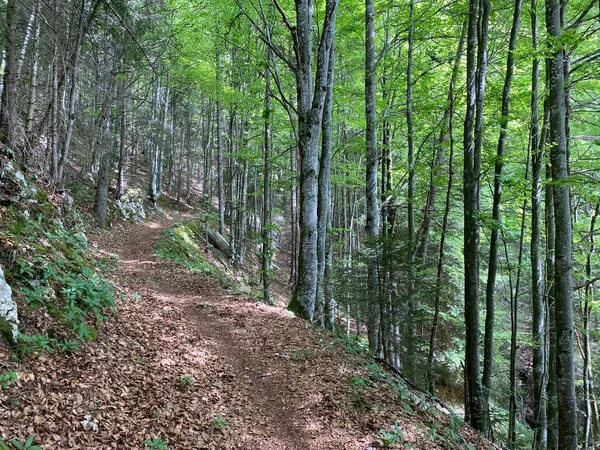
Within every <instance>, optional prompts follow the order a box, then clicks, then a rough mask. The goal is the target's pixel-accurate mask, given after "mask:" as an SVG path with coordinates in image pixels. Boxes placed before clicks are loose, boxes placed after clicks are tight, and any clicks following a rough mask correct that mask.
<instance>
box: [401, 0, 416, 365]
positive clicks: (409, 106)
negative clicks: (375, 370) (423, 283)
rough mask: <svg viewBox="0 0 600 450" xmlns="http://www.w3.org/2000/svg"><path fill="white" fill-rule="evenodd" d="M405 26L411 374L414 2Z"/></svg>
mask: <svg viewBox="0 0 600 450" xmlns="http://www.w3.org/2000/svg"><path fill="white" fill-rule="evenodd" d="M409 7H410V13H409V22H410V24H409V27H408V61H407V67H406V128H407V141H408V142H407V143H408V155H407V164H408V192H407V196H406V209H407V221H408V224H407V227H408V252H407V263H408V265H407V267H408V293H407V300H408V305H407V306H408V312H407V316H406V328H407V333H406V362H405V365H404V367H405V370H407V371H408V373H409V375H410V376H412V375H413V373H414V365H415V357H416V355H415V339H416V337H415V334H416V331H415V322H414V315H415V310H416V305H415V292H414V290H415V289H414V283H415V281H414V263H415V250H416V244H415V205H414V197H415V161H414V133H415V131H414V125H413V79H412V71H413V52H414V34H415V2H414V0H410V5H409Z"/></svg>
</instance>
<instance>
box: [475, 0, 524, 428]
mask: <svg viewBox="0 0 600 450" xmlns="http://www.w3.org/2000/svg"><path fill="white" fill-rule="evenodd" d="M521 4H522V0H515V3H514V7H513V8H514V9H513V22H512V27H511V31H510V39H509V44H508V56H507V61H506V74H505V77H504V89H503V91H502V112H501V114H502V115H501V117H500V136H499V137H498V146H497V150H496V162H495V165H494V199H493V203H492V233H491V237H490V254H489V262H488V276H487V284H486V291H485V305H486V314H485V338H484V347H483V348H484V350H483V378H482V387H483V395H484V400H483V401H484V404H485V405H486V408H488V409H489V397H490V390H491V389H492V373H493V365H494V364H493V362H494V320H495V314H496V312H495V310H496V308H495V298H494V294H495V289H496V273H497V271H498V245H499V234H500V227H501V217H500V206H501V204H502V170H503V167H504V153H505V150H506V141H507V138H508V120H509V112H510V89H511V85H512V79H513V73H514V65H515V55H514V52H515V50H516V48H517V37H518V33H519V25H520V24H521ZM486 420H488V421H489V411H488V412H487V414H486ZM485 427H486V430H487V432H488V433H489V432H490V424H489V423H487V424H486V426H485Z"/></svg>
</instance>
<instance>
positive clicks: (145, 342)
mask: <svg viewBox="0 0 600 450" xmlns="http://www.w3.org/2000/svg"><path fill="white" fill-rule="evenodd" d="M182 218H183V217H182V216H179V215H177V216H175V217H167V218H161V219H155V220H153V221H151V222H147V223H143V224H137V225H131V224H127V225H122V226H118V227H114V228H112V229H111V230H108V231H104V232H102V233H100V234H98V235H97V236H95V237H94V238H92V239H91V241H92V243H91V245H92V246H95V247H96V248H97V249H98V250H99V251H101V252H107V253H116V254H118V256H119V262H118V266H117V268H116V270H115V273H114V274H113V275H112V276H113V278H114V280H113V281H114V283H115V285H116V286H117V288H118V292H119V301H118V303H119V309H118V312H116V313H114V314H113V316H112V317H111V318H110V320H108V321H107V322H105V323H103V324H101V325H100V327H99V331H98V336H97V340H96V341H95V342H92V343H89V344H83V345H82V346H81V350H80V351H79V352H77V353H74V354H65V353H52V354H41V355H38V356H37V357H33V358H30V359H28V360H26V361H25V362H23V363H20V365H19V366H18V372H19V378H20V379H19V381H18V383H17V385H15V386H14V387H13V388H11V389H10V390H6V391H1V390H0V401H1V402H0V432H1V434H2V436H3V437H4V438H5V439H10V438H15V437H16V438H19V439H21V440H22V441H24V440H25V438H26V437H27V436H28V435H29V434H34V435H35V437H36V443H37V444H38V445H40V446H41V447H42V448H44V449H110V448H116V449H143V448H155V449H160V448H163V447H160V446H159V444H161V443H167V444H166V445H167V447H164V448H168V449H171V450H173V449H181V450H191V449H234V448H241V449H266V450H268V449H273V450H283V449H290V450H291V449H335V450H340V449H367V448H369V447H372V446H373V447H374V446H378V445H380V444H381V443H382V441H381V440H378V439H377V436H378V435H379V436H381V434H380V433H381V429H384V430H387V431H388V432H389V431H391V429H390V426H391V425H393V424H397V425H398V428H397V429H398V430H401V435H402V439H398V440H397V444H398V445H394V446H393V448H417V449H419V448H421V449H435V448H440V449H441V448H477V449H479V448H491V446H490V445H489V444H487V443H486V442H484V441H482V440H480V439H479V438H478V437H477V436H476V435H475V434H474V433H473V432H472V431H470V430H468V429H465V428H464V427H462V425H461V426H460V428H461V429H460V430H459V429H458V428H457V427H455V428H456V430H454V431H453V433H454V434H452V435H448V434H447V435H444V432H443V430H444V429H447V428H448V427H449V426H450V425H449V424H450V419H449V417H448V416H446V415H444V414H442V413H440V412H439V411H437V410H436V408H435V407H432V406H427V407H426V405H425V404H421V402H420V401H419V400H418V399H416V398H415V397H414V396H412V395H411V394H409V393H407V392H405V391H399V390H398V389H397V388H394V387H393V386H392V384H390V383H389V382H385V380H383V378H382V379H378V378H381V377H382V373H383V372H384V371H383V369H381V371H378V370H374V368H375V369H376V368H377V366H376V365H373V364H374V363H372V365H371V368H370V369H368V368H367V366H366V365H365V360H364V359H363V358H361V357H359V356H355V355H352V354H349V353H348V352H347V348H344V344H343V342H342V340H340V339H336V337H335V336H334V335H331V334H327V333H326V332H323V331H320V330H315V329H313V328H312V327H310V326H308V325H307V324H306V323H305V322H304V321H302V320H300V319H298V318H294V317H292V316H291V315H290V314H289V313H288V312H287V311H286V310H284V309H282V308H278V307H273V306H267V305H264V304H260V303H257V302H256V301H253V300H251V299H248V298H244V297H241V296H236V295H233V294H230V293H227V292H224V291H223V290H222V288H221V287H220V286H219V285H218V284H217V283H216V282H215V281H213V280H211V279H209V278H207V277H206V276H205V275H203V274H202V273H198V272H191V271H188V270H186V269H185V268H183V267H182V266H180V265H178V264H176V263H174V262H171V261H166V260H160V259H158V258H157V257H156V256H155V255H154V246H155V244H156V242H157V240H158V239H159V236H160V231H161V229H164V228H166V227H168V226H170V225H172V224H173V223H174V222H175V221H176V220H182ZM5 356H7V355H0V359H3V358H4V357H5ZM386 376H387V375H386ZM435 430H438V431H435ZM399 434H400V433H396V435H399ZM153 439H154V440H155V441H154V444H155V447H152V446H151V445H150V442H152V440H153ZM467 441H469V442H470V444H467ZM391 444H393V443H392V442H390V445H391Z"/></svg>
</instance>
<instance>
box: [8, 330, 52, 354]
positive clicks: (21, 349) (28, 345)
mask: <svg viewBox="0 0 600 450" xmlns="http://www.w3.org/2000/svg"><path fill="white" fill-rule="evenodd" d="M54 342H55V341H54V339H51V338H49V337H48V336H46V335H44V334H33V335H29V334H19V336H18V338H17V352H18V353H20V354H21V355H24V356H26V355H30V354H32V353H35V352H41V351H46V352H51V351H52V346H53V344H54Z"/></svg>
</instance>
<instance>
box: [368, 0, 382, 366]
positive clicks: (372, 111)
mask: <svg viewBox="0 0 600 450" xmlns="http://www.w3.org/2000/svg"><path fill="white" fill-rule="evenodd" d="M365 118H366V129H365V134H366V153H367V157H366V164H367V167H366V169H367V171H366V203H367V205H366V212H367V223H366V225H365V233H366V240H367V245H369V246H371V248H372V250H373V253H374V254H373V255H370V256H369V262H368V265H369V267H368V268H367V321H368V322H367V328H368V337H369V351H370V352H371V353H372V354H377V353H378V351H379V346H380V338H379V327H380V315H381V312H380V308H379V280H378V274H379V270H378V259H379V258H378V256H377V252H378V237H379V198H378V194H377V163H378V159H377V158H378V157H377V105H376V84H375V5H374V1H373V0H366V1H365Z"/></svg>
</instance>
